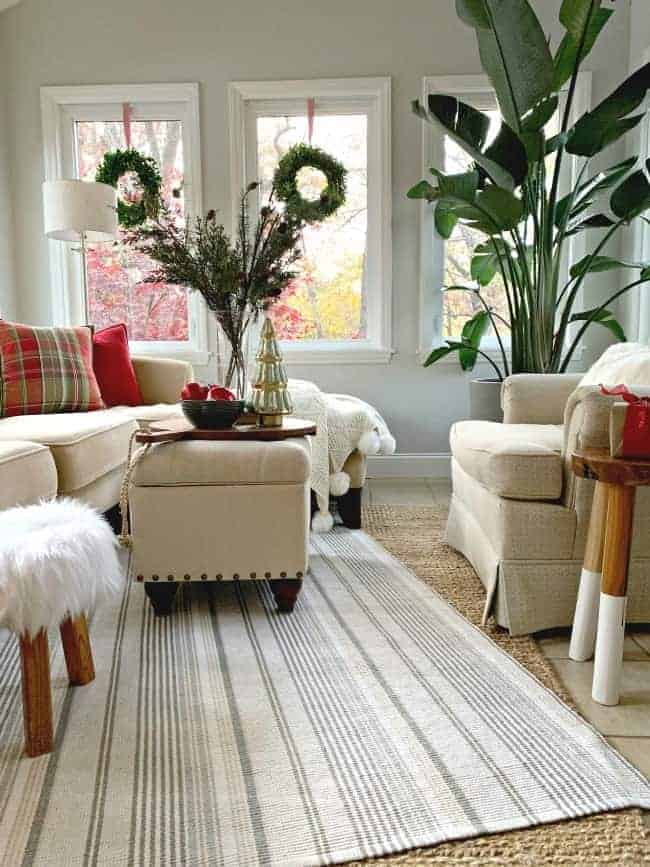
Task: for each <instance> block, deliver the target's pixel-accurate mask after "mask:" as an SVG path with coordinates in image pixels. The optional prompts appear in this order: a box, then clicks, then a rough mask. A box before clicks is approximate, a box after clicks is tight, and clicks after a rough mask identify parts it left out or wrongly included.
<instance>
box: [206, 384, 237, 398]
mask: <svg viewBox="0 0 650 867" xmlns="http://www.w3.org/2000/svg"><path fill="white" fill-rule="evenodd" d="M234 399H235V395H234V394H233V393H232V391H231V390H230V389H229V388H224V387H223V386H222V385H211V386H210V400H234Z"/></svg>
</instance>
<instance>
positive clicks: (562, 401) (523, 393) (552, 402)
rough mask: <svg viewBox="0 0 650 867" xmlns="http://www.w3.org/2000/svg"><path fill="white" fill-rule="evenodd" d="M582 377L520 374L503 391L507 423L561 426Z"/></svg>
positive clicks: (509, 381)
mask: <svg viewBox="0 0 650 867" xmlns="http://www.w3.org/2000/svg"><path fill="white" fill-rule="evenodd" d="M581 378H582V374H580V373H579V374H573V373H517V374H515V375H514V376H508V377H507V378H506V379H505V380H504V382H503V386H502V389H501V406H502V408H503V421H504V422H505V423H506V424H562V422H563V420H564V408H565V406H566V403H567V400H568V399H569V396H570V395H571V394H572V392H573V391H574V389H575V388H576V386H577V385H578V383H579V382H580V379H581Z"/></svg>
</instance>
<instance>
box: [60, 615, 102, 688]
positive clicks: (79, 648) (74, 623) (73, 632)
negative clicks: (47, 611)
mask: <svg viewBox="0 0 650 867" xmlns="http://www.w3.org/2000/svg"><path fill="white" fill-rule="evenodd" d="M60 632H61V642H62V643H63V654H64V656H65V664H66V668H67V669H68V680H69V681H70V685H71V686H85V685H86V684H87V683H90V682H91V681H92V680H94V679H95V665H94V663H93V653H92V650H91V648H90V638H89V637H88V624H87V623H86V616H85V614H80V615H79V617H75V618H74V619H73V618H72V617H68V618H67V620H64V621H63V623H62V624H61V628H60Z"/></svg>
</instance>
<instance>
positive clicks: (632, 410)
mask: <svg viewBox="0 0 650 867" xmlns="http://www.w3.org/2000/svg"><path fill="white" fill-rule="evenodd" d="M600 390H601V392H602V393H603V394H606V395H608V396H609V397H620V398H622V399H623V400H624V401H625V403H627V404H628V408H627V412H626V413H625V424H624V426H623V456H624V457H629V458H643V457H650V396H648V397H645V396H644V397H641V396H639V395H637V394H633V393H632V392H631V391H630V390H629V388H628V387H627V386H626V385H617V386H615V387H614V388H611V389H610V388H606V387H605V386H604V385H601V386H600Z"/></svg>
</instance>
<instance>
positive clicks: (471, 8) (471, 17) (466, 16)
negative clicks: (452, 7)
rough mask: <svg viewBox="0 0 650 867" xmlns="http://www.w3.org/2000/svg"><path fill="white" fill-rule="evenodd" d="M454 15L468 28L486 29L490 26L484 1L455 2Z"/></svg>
mask: <svg viewBox="0 0 650 867" xmlns="http://www.w3.org/2000/svg"><path fill="white" fill-rule="evenodd" d="M456 14H457V15H458V17H459V18H460V20H461V21H464V22H465V24H469V26H470V27H476V28H478V27H481V28H486V29H487V28H488V27H489V26H490V18H489V15H488V11H487V9H486V7H485V0H456Z"/></svg>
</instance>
